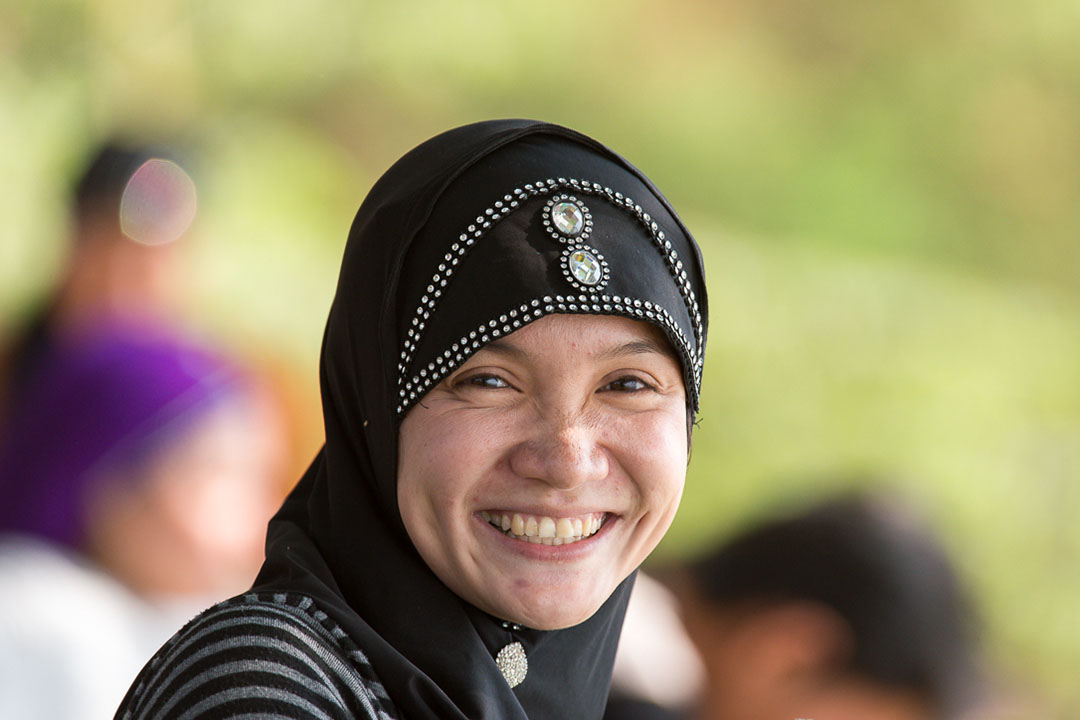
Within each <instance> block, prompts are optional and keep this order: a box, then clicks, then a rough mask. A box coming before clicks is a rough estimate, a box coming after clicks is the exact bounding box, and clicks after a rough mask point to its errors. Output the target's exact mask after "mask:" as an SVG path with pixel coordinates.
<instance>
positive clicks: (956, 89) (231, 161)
mask: <svg viewBox="0 0 1080 720" xmlns="http://www.w3.org/2000/svg"><path fill="white" fill-rule="evenodd" d="M1078 40H1080V4H1078V3H1076V2H1075V1H1070V0H1037V1H1036V2H1033V3H1028V4H1013V3H998V2H993V0H991V2H985V1H981V2H976V1H975V0H934V1H933V2H931V1H930V0H911V1H909V2H906V3H888V4H886V3H864V2H855V1H854V0H847V1H845V0H819V1H818V2H809V0H756V1H755V0H718V1H716V2H704V1H699V2H671V1H668V2H662V1H661V0H623V1H622V2H614V1H613V0H594V1H592V2H589V3H582V2H570V1H568V0H551V1H549V2H545V3H528V4H526V3H516V2H506V1H503V2H496V1H495V0H464V1H460V2H446V1H438V0H423V1H422V0H396V1H391V0H366V1H365V0H358V1H355V2H336V3H335V2H330V1H329V0H304V1H301V0H259V1H258V2H255V1H253V0H234V1H233V2H228V3H222V2H210V1H209V0H186V1H183V0H157V1H155V2H141V1H138V2H137V1H135V0H98V1H95V2H74V1H63V0H41V1H33V0H15V2H7V3H5V4H3V5H2V6H0V173H2V180H0V182H2V187H3V192H2V193H0V238H2V241H0V333H2V334H5V335H6V334H8V333H10V332H11V331H13V330H14V328H16V327H17V326H18V324H19V323H20V321H21V320H22V318H24V317H25V316H26V314H27V313H28V312H29V311H30V309H31V307H32V306H33V304H34V303H35V301H36V300H38V299H40V298H41V297H42V296H43V295H44V294H45V293H47V292H48V290H49V288H50V286H51V283H52V282H53V281H54V279H55V277H56V276H57V273H58V272H59V270H60V266H61V262H62V258H63V254H64V248H65V241H66V232H67V227H68V215H67V209H66V201H67V197H68V195H67V193H68V187H69V185H70V183H71V181H72V178H73V175H74V174H75V173H77V172H78V171H79V169H80V166H81V163H82V162H84V161H85V159H86V156H87V155H88V153H90V152H92V151H93V149H94V146H95V144H96V143H98V142H99V141H101V140H102V139H103V138H105V137H106V136H111V135H117V134H120V135H122V136H127V137H132V138H134V139H137V140H139V139H147V140H155V141H166V142H170V143H175V144H177V145H179V146H180V147H182V148H184V149H185V150H186V151H187V153H188V166H189V167H190V169H191V171H192V174H193V175H194V177H195V179H196V181H197V183H198V186H199V193H200V211H199V217H198V219H197V220H196V225H195V227H194V229H193V231H192V234H191V235H190V237H189V238H188V239H187V243H188V245H189V248H188V249H189V253H188V257H187V260H188V262H189V263H190V264H191V271H192V276H191V277H192V280H191V288H190V290H191V294H190V297H191V302H190V307H189V308H188V313H189V315H190V318H191V322H192V324H193V325H198V326H199V327H202V328H204V329H205V330H206V332H208V333H210V334H212V335H214V336H215V337H218V338H219V339H221V341H222V342H224V343H226V344H227V345H230V346H232V347H234V348H235V349H237V350H239V351H242V352H245V353H247V354H249V355H250V354H261V355H265V356H268V357H273V358H275V359H276V360H275V362H278V363H280V364H282V365H283V366H284V367H287V368H289V372H290V373H291V374H292V375H293V376H294V377H295V378H298V380H296V382H297V383H298V384H299V387H300V388H301V394H303V395H305V396H306V397H308V398H309V399H310V401H311V402H315V401H316V398H317V387H316V363H317V353H318V346H319V341H320V336H321V332H322V324H323V321H324V319H325V316H326V312H327V309H328V307H329V302H330V298H331V296H332V292H333V287H334V283H335V280H336V274H337V264H338V261H339V258H340V253H341V250H342V247H343V243H344V239H345V235H346V232H347V229H348V226H349V223H350V222H351V219H352V214H353V213H354V212H355V209H356V207H357V206H358V205H359V202H360V200H361V199H362V197H363V195H364V193H365V192H366V190H367V188H368V187H369V186H370V185H371V183H372V182H373V181H374V179H375V178H376V177H377V176H378V175H379V174H380V173H381V172H382V171H383V170H384V169H385V168H386V167H387V166H388V165H389V164H390V163H391V162H392V161H393V160H394V159H396V158H397V157H398V156H400V155H401V154H402V153H404V152H405V151H406V150H408V149H409V148H411V147H412V146H413V145H415V144H417V143H418V142H420V141H421V140H423V139H426V138H427V137H429V136H431V135H433V134H435V133H437V132H439V131H441V130H443V129H446V128H449V127H451V126H454V125H458V124H461V123H465V122H469V121H473V120H478V119H483V118H488V117H498V116H525V117H538V118H543V119H548V120H552V121H555V122H560V123H564V124H567V125H570V126H572V127H575V128H577V129H580V130H582V131H584V132H586V133H588V134H591V135H593V136H595V137H597V138H598V139H600V140H602V141H604V142H606V143H607V144H609V145H611V146H612V147H614V148H615V149H617V150H618V151H620V152H622V153H623V154H625V155H626V156H627V157H629V158H630V159H631V160H632V161H633V162H635V163H636V164H637V165H639V166H640V167H641V168H642V169H643V170H644V171H645V172H646V173H648V174H649V175H650V176H651V177H652V178H653V180H654V181H655V182H656V183H657V185H658V186H659V187H661V188H663V189H664V190H665V192H666V193H667V195H668V197H669V198H670V200H671V201H672V203H673V204H674V205H675V207H676V208H678V209H679V210H680V212H681V213H682V215H683V216H684V219H685V220H686V221H687V223H688V224H689V226H690V227H691V228H692V229H693V230H694V231H695V233H696V234H697V236H698V239H699V240H700V242H701V244H702V246H703V252H704V255H705V260H706V265H707V269H708V277H709V287H710V293H711V308H712V322H711V327H712V332H711V334H710V344H709V359H708V363H707V365H706V379H705V382H706V388H705V398H704V403H703V412H702V415H703V417H702V423H701V427H700V429H699V431H698V432H697V434H696V436H695V447H694V458H693V463H692V465H691V468H690V477H689V482H688V484H687V489H686V494H685V498H684V504H683V508H682V510H681V511H680V517H679V519H678V520H677V521H676V525H675V527H674V529H673V531H672V533H671V535H670V536H669V538H668V540H666V541H665V544H664V545H663V546H662V547H661V549H660V551H659V553H658V554H659V556H660V557H662V558H663V557H667V558H670V557H673V556H677V555H679V554H681V553H685V552H689V551H691V550H693V549H695V548H699V547H701V546H703V545H704V544H705V543H707V542H709V541H711V540H714V539H716V538H719V537H721V536H723V535H724V534H726V533H728V532H730V531H731V530H732V529H733V528H734V527H735V526H737V525H739V524H741V523H743V522H745V521H746V519H747V518H749V517H752V516H753V515H754V514H756V513H758V512H760V511H762V510H763V509H765V508H768V507H772V506H774V505H775V504H776V503H790V502H793V501H795V500H798V499H808V498H812V497H816V496H818V495H820V494H822V493H825V492H827V491H829V490H831V489H835V488H837V487H842V486H847V485H849V484H852V483H855V484H858V483H862V482H869V481H868V480H864V479H860V478H865V477H867V476H876V477H885V478H887V479H888V483H889V485H890V486H891V487H893V488H897V489H898V490H899V491H901V492H902V493H903V494H905V495H906V496H908V497H910V498H913V500H914V501H915V502H916V503H917V504H918V505H919V506H920V507H921V508H922V509H923V511H924V512H926V513H927V514H928V515H929V517H930V519H931V521H932V522H933V524H934V526H935V527H936V528H937V529H938V530H939V531H940V532H941V533H942V535H943V536H944V538H945V540H946V542H947V544H948V546H949V549H950V551H951V552H952V553H953V555H954V557H955V558H956V559H957V562H958V563H959V565H960V568H961V571H962V572H963V574H964V577H965V579H966V580H967V581H968V582H969V584H970V586H971V587H972V589H973V592H974V594H975V596H976V599H977V600H978V603H979V606H980V610H981V614H982V618H983V620H984V624H985V629H986V644H987V649H988V654H989V657H990V659H991V663H992V665H993V667H994V668H995V669H996V670H997V671H998V672H1000V673H1001V674H1002V675H1003V676H1005V677H1007V678H1009V679H1010V683H1012V684H1015V685H1016V686H1017V687H1018V688H1020V689H1021V692H1023V693H1030V694H1032V695H1035V696H1037V697H1039V698H1041V699H1042V700H1041V702H1044V703H1045V705H1046V712H1047V713H1049V715H1050V716H1052V717H1061V718H1065V717H1076V716H1078V715H1080V684H1078V683H1077V682H1076V673H1077V668H1080V522H1078V520H1080V378H1078V371H1080V336H1078V332H1077V330H1078V328H1080V281H1078V270H1080V242H1078V240H1080V134H1078V128H1080V42H1078ZM318 432H319V429H318V428H317V427H313V428H311V433H312V434H313V435H316V436H317V433H318ZM312 442H313V443H314V442H315V440H313V441H312ZM310 451H311V452H313V451H314V447H311V448H310Z"/></svg>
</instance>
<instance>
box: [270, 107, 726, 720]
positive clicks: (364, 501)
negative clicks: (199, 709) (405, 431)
mask: <svg viewBox="0 0 1080 720" xmlns="http://www.w3.org/2000/svg"><path fill="white" fill-rule="evenodd" d="M552 313H588V314H605V315H622V316H626V317H631V318H634V319H639V320H645V321H648V322H652V323H654V324H655V325H657V326H658V327H660V328H661V329H662V330H663V331H664V332H665V333H666V335H667V337H668V338H669V340H670V341H671V344H672V347H674V348H675V349H676V351H677V354H678V355H679V356H680V359H681V361H682V366H683V370H684V376H685V382H686V389H687V398H688V404H689V406H690V407H689V411H690V412H692V411H694V410H696V407H697V398H698V389H699V383H700V376H701V361H702V357H703V354H704V338H705V331H706V298H705V286H704V276H703V272H702V265H701V258H700V255H699V252H698V249H697V246H696V245H695V244H694V241H693V239H692V237H691V236H690V234H689V232H688V231H687V230H686V229H685V227H684V226H683V225H682V223H681V221H679V219H678V218H677V217H676V215H675V212H674V211H673V210H672V209H671V207H670V206H669V205H668V203H667V201H666V200H665V199H664V198H663V196H661V195H660V193H659V191H657V190H656V188H654V187H653V185H652V183H651V182H650V181H649V180H648V179H647V178H645V177H644V176H643V175H642V174H641V173H640V172H639V171H638V170H637V169H635V168H634V167H633V166H632V165H630V164H629V163H628V162H626V161H625V160H623V159H622V158H621V157H619V156H618V155H616V154H615V153H613V152H611V151H610V150H608V149H607V148H605V147H604V146H602V145H600V144H599V143H597V142H595V141H594V140H592V139H590V138H588V137H585V136H584V135H581V134H579V133H576V132H574V131H572V130H568V129H566V128H563V127H559V126H555V125H550V124H546V123H539V122H534V121H526V120H503V121H491V122H485V123H478V124H474V125H468V126H465V127H461V128H457V129H455V130H451V131H449V132H446V133H443V134H441V135H439V136H437V137H435V138H433V139H431V140H429V141H427V142H425V143H423V144H422V145H420V146H419V147H417V148H415V149H414V150H412V151H411V152H409V153H408V154H407V155H405V156H404V157H403V158H402V159H401V160H399V161H398V162H397V163H395V164H394V166H393V167H391V168H390V170H388V171H387V172H386V174H385V175H383V177H382V178H380V179H379V181H378V182H377V183H376V184H375V186H374V187H373V188H372V190H371V192H370V193H369V194H368V196H367V198H366V199H365V201H364V203H363V205H362V206H361V208H360V210H359V212H358V213H357V215H356V219H355V221H354V222H353V226H352V230H351V232H350V234H349V240H348V244H347V246H346V248H345V255H344V260H343V262H342V268H341V275H340V277H339V279H338V287H337V294H336V296H335V298H334V303H333V306H332V308H331V310H330V317H329V320H328V321H327V326H326V333H325V336H324V339H323V348H322V360H321V372H320V378H321V384H322V400H323V415H324V421H325V425H326V444H325V446H324V447H323V449H322V451H321V452H320V454H319V456H318V457H317V458H316V459H315V461H314V462H313V463H312V465H311V467H310V468H309V470H308V471H307V473H306V474H305V476H304V478H303V479H302V480H301V482H300V483H299V485H298V486H297V487H296V489H295V490H294V491H293V492H292V493H291V494H290V496H289V497H288V499H287V500H286V502H285V504H284V506H283V507H282V509H281V510H280V511H279V513H278V514H277V516H276V517H275V518H274V519H273V520H272V521H271V523H270V530H269V535H268V540H267V560H266V563H265V564H264V566H263V569H262V571H261V573H260V575H259V577H258V579H257V580H256V584H255V589H256V590H260V591H294V592H302V593H305V594H307V595H310V596H311V597H313V598H314V599H315V600H316V602H317V603H318V604H319V606H320V607H321V608H322V609H323V610H324V611H326V612H327V613H328V614H330V615H331V616H332V617H333V618H334V620H336V621H337V622H338V624H339V625H340V626H341V627H342V629H344V630H345V632H346V633H348V635H349V636H350V637H351V638H352V639H353V640H354V641H355V642H356V643H357V644H358V645H359V647H360V648H361V650H362V651H363V652H364V654H365V655H366V656H367V658H368V660H370V662H371V664H372V666H373V667H374V669H375V672H376V673H377V674H378V675H379V678H380V680H381V681H382V682H383V684H384V685H385V687H386V689H387V691H388V692H389V694H390V697H391V698H392V700H393V702H394V704H395V705H396V706H397V707H398V710H399V711H400V713H401V714H402V716H403V717H405V718H409V720H414V719H416V718H440V719H444V718H468V719H469V720H482V719H485V718H500V719H504V720H505V719H511V718H558V717H573V718H599V717H600V716H601V715H602V714H603V707H604V702H605V700H606V697H607V691H608V686H609V683H610V678H611V666H612V662H613V658H614V654H615V647H616V644H617V641H618V635H619V629H620V627H621V625H622V617H623V613H624V610H625V607H626V602H627V598H628V596H629V592H630V587H631V585H632V583H633V576H631V577H630V578H628V579H627V580H626V581H625V582H623V583H622V584H621V585H620V586H619V587H618V588H617V589H616V591H615V592H614V593H613V595H612V596H611V598H610V599H609V600H608V601H607V602H606V603H605V604H604V605H603V607H601V608H600V610H599V611H597V612H596V613H595V614H594V615H593V616H592V617H591V618H589V619H588V620H586V621H585V622H583V623H581V624H579V625H576V626H574V627H571V628H568V629H565V630H557V631H538V630H531V629H528V628H522V627H520V626H517V625H513V624H511V623H510V622H506V621H504V619H501V618H493V617H491V616H490V615H487V614H486V613H484V612H482V611H480V610H478V609H476V608H475V607H473V606H471V605H470V604H468V603H466V602H465V601H464V600H462V599H460V598H459V597H458V596H457V595H455V594H454V593H453V592H451V591H450V590H449V589H448V588H447V587H446V586H445V585H443V584H442V582H441V581H440V580H439V579H438V578H436V576H435V575H434V574H433V573H432V572H431V571H430V570H429V569H428V567H427V565H426V564H425V563H424V561H423V560H422V559H421V558H420V556H419V554H418V553H417V552H416V550H415V548H414V547H413V545H412V543H411V541H410V539H409V537H408V535H407V533H406V531H405V528H404V525H403V523H402V521H401V516H400V514H399V512H398V507H397V492H396V475H397V439H398V426H399V423H400V420H401V418H402V416H403V415H404V414H405V413H406V412H407V411H408V409H409V407H411V406H412V405H413V404H414V403H415V402H416V401H417V400H418V399H420V398H421V397H422V396H423V394H424V393H425V392H426V391H427V390H428V389H429V388H431V387H433V386H434V385H435V384H437V383H438V382H439V381H440V380H441V379H442V378H443V377H444V376H445V375H446V374H447V373H449V372H450V371H451V370H452V369H453V368H455V367H457V366H458V365H460V364H461V363H462V362H463V361H464V360H465V359H466V358H468V357H469V355H471V354H472V353H473V352H475V350H476V349H477V348H479V347H481V346H482V345H483V344H484V343H486V342H489V341H490V340H492V339H494V338H495V337H499V336H501V335H503V334H507V333H510V332H513V331H514V330H516V329H517V328H519V327H521V326H523V325H524V324H527V323H528V322H530V321H532V320H534V319H536V318H538V317H541V316H543V315H547V314H552ZM514 642H519V643H521V646H522V647H523V649H524V651H525V657H526V658H527V663H528V671H527V674H526V676H525V679H524V681H523V682H521V683H520V684H518V685H517V686H516V687H514V688H511V687H510V685H509V684H508V681H507V679H506V678H504V676H503V673H502V672H500V669H499V666H498V665H497V664H496V660H495V658H496V656H497V654H498V653H499V652H500V650H502V649H503V648H505V647H506V646H507V645H510V644H512V643H514Z"/></svg>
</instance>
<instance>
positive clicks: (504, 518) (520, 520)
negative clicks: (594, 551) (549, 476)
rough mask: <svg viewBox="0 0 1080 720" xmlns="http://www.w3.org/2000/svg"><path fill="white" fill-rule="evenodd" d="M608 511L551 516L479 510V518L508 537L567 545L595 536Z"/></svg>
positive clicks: (543, 543)
mask: <svg viewBox="0 0 1080 720" xmlns="http://www.w3.org/2000/svg"><path fill="white" fill-rule="evenodd" d="M607 516H608V513H605V512H594V513H586V514H584V515H575V516H573V517H558V518H556V517H552V516H550V515H540V516H539V517H537V516H536V515H533V514H531V513H528V512H526V513H525V514H522V513H519V512H513V511H511V510H504V511H499V510H492V511H488V510H481V511H480V517H481V518H483V519H484V521H485V522H487V523H489V524H490V525H491V526H492V527H495V528H497V529H499V530H501V531H502V532H503V534H505V535H506V536H507V537H508V538H511V539H513V540H519V541H521V542H529V543H533V544H541V545H548V546H558V545H570V544H572V543H576V542H579V541H581V540H584V539H586V538H588V537H592V536H593V535H595V534H596V533H597V532H598V531H599V530H600V528H601V527H603V525H604V520H606V519H607Z"/></svg>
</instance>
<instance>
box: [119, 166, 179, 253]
mask: <svg viewBox="0 0 1080 720" xmlns="http://www.w3.org/2000/svg"><path fill="white" fill-rule="evenodd" d="M196 206H197V201H196V197H195V182H194V181H193V180H192V179H191V177H190V176H189V175H188V174H187V173H186V172H184V169H183V168H181V167H180V166H179V165H177V164H176V163H174V162H172V161H169V160H162V159H159V158H152V159H150V160H147V161H146V162H145V163H143V164H142V165H141V166H140V167H139V169H138V170H136V171H135V172H134V173H133V174H132V176H131V179H130V180H128V183H127V186H126V187H125V188H124V195H123V197H121V199H120V229H121V230H123V232H124V234H125V235H127V236H128V237H129V238H131V239H132V240H134V241H135V242H137V243H140V244H143V245H164V244H166V243H171V242H173V241H175V240H176V239H177V238H179V237H180V236H181V235H183V234H184V233H185V232H187V229H188V228H189V227H191V223H192V221H193V220H194V219H195V209H196Z"/></svg>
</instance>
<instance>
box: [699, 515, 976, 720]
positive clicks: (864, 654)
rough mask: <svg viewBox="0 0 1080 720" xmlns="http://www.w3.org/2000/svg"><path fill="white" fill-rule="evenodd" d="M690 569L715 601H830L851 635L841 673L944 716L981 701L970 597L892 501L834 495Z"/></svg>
mask: <svg viewBox="0 0 1080 720" xmlns="http://www.w3.org/2000/svg"><path fill="white" fill-rule="evenodd" d="M689 569H690V573H691V577H692V580H693V582H694V584H695V586H696V587H697V588H698V590H699V591H700V592H701V594H702V596H703V597H704V598H705V599H706V600H707V601H708V602H710V603H712V604H714V605H724V606H730V605H744V606H745V605H750V604H771V603H778V602H785V601H800V600H809V601H815V602H818V603H821V604H823V605H826V606H828V607H829V608H831V609H832V610H834V611H835V612H836V613H837V614H838V615H839V616H840V617H841V618H843V620H845V621H846V622H847V624H848V625H849V627H850V629H851V630H852V633H853V635H854V639H855V647H854V652H853V654H852V656H851V658H850V661H849V663H848V664H847V665H846V666H845V667H844V668H843V670H844V671H846V672H850V673H853V674H856V675H860V676H863V677H865V678H868V679H871V680H874V681H876V682H879V683H881V684H884V685H887V686H891V687H895V688H898V689H906V690H912V691H915V692H916V693H918V694H919V695H920V696H922V697H924V698H926V699H927V700H928V701H929V702H930V703H931V705H932V706H933V707H934V708H935V710H936V714H937V715H938V716H939V717H943V718H946V717H953V716H954V715H955V714H957V713H958V712H960V711H962V710H963V709H966V708H967V707H968V706H969V704H970V703H971V702H972V701H973V700H974V699H975V695H976V688H977V685H978V683H977V671H976V663H975V632H974V619H973V615H972V612H971V609H970V607H969V604H968V600H967V598H966V596H965V593H964V591H963V589H962V588H961V585H960V582H959V579H958V577H957V575H956V573H955V571H954V570H953V567H952V565H951V563H950V562H949V559H948V557H947V556H946V554H945V551H944V549H943V548H942V547H941V546H940V544H939V543H938V542H937V540H936V539H935V538H934V537H933V536H932V535H931V534H930V533H929V532H928V531H927V530H926V529H925V528H923V527H921V526H920V525H919V524H918V523H916V522H914V518H912V517H908V516H907V515H906V514H905V513H903V512H901V509H900V508H899V507H898V506H897V504H896V503H895V502H891V501H888V500H886V499H885V498H883V497H880V496H874V495H868V494H849V495H845V496H841V497H838V498H835V499H831V500H828V501H825V502H823V503H821V504H819V505H816V506H814V507H811V508H810V509H807V510H804V511H802V512H797V513H794V514H789V515H785V516H781V517H776V518H773V519H771V520H768V521H766V522H764V523H762V524H759V525H756V526H754V527H752V528H750V529H748V530H746V531H744V532H742V533H741V534H739V535H737V536H736V537H735V538H734V539H732V540H731V541H730V542H728V543H726V544H725V545H724V546H723V547H721V548H720V549H719V550H717V551H715V552H713V553H711V554H709V555H708V556H706V557H703V558H701V559H699V560H697V561H696V562H694V563H692V564H691V565H690V567H689Z"/></svg>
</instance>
